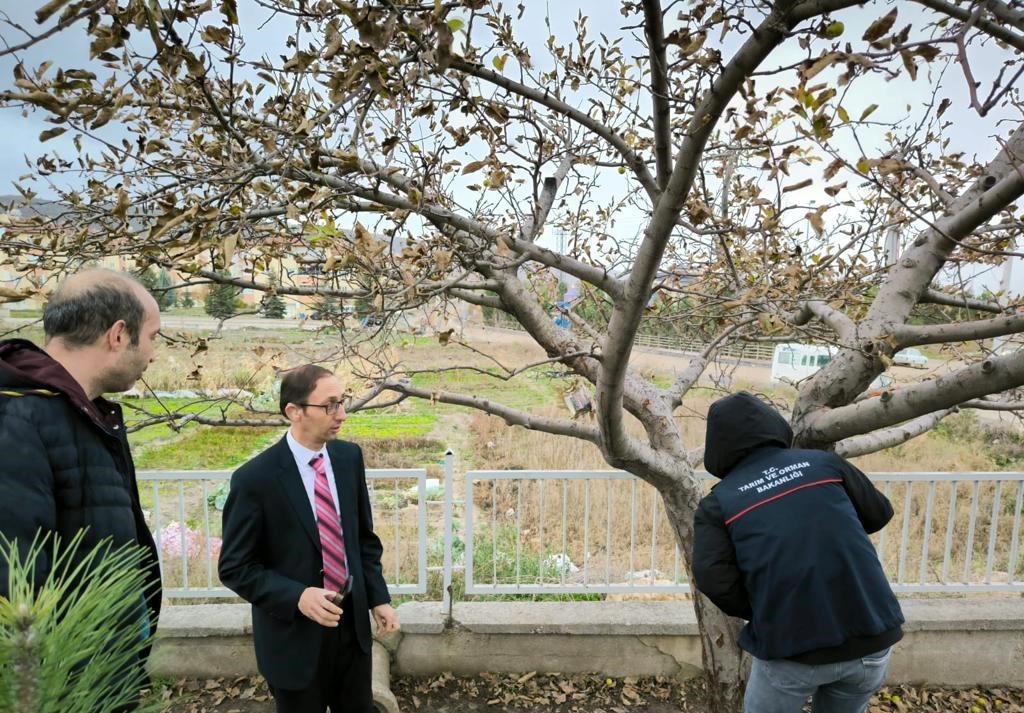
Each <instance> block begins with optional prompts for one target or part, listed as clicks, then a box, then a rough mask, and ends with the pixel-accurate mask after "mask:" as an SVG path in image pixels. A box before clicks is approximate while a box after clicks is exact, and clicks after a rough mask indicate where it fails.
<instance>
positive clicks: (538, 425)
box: [384, 381, 601, 444]
mask: <svg viewBox="0 0 1024 713" xmlns="http://www.w3.org/2000/svg"><path fill="white" fill-rule="evenodd" d="M384 388H385V389H388V390H391V391H396V392H398V393H402V394H406V395H408V396H416V397H418V398H421V399H426V400H428V401H437V402H440V403H443V404H453V405H455V406H468V407H470V408H474V409H477V410H478V411H483V412H484V413H489V414H492V415H494V416H498V417H500V418H501V419H503V420H504V421H505V423H506V424H508V425H509V426H522V427H523V428H528V429H530V430H532V431H543V432H544V433H553V434H555V435H558V436H571V437H573V438H580V439H582V440H584V441H590V442H591V443H595V444H597V443H599V442H600V438H601V434H600V433H599V432H598V430H597V428H596V427H594V426H592V425H589V424H587V423H584V422H582V421H571V420H569V419H556V418H543V417H541V416H537V415H536V414H532V413H528V412H526V411H520V410H519V409H514V408H511V407H510V406H505V405H504V404H499V403H496V402H494V401H491V400H490V399H482V398H480V397H478V396H469V395H466V394H459V393H453V392H450V391H430V390H428V389H421V388H418V387H415V386H412V385H411V384H402V383H398V382H395V381H388V382H385V384H384Z"/></svg>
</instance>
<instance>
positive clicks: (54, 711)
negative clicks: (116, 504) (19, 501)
mask: <svg viewBox="0 0 1024 713" xmlns="http://www.w3.org/2000/svg"><path fill="white" fill-rule="evenodd" d="M80 542H81V538H80V537H78V538H76V539H75V540H74V541H72V542H71V543H70V544H68V545H66V546H65V545H64V544H63V543H60V542H55V543H53V551H52V557H51V567H50V575H49V577H48V578H47V579H46V581H45V582H44V583H43V585H42V586H41V587H39V588H36V587H35V586H34V584H33V572H34V570H35V565H36V562H37V560H38V559H39V558H40V557H46V556H47V555H48V551H49V549H50V547H49V544H50V543H46V544H45V545H44V544H42V543H39V542H36V543H34V544H33V545H32V547H31V548H30V549H29V551H28V552H27V553H26V554H25V555H24V557H23V556H22V553H21V552H20V549H19V547H18V545H17V544H16V543H13V542H10V541H8V540H6V538H4V537H2V536H0V558H2V559H3V560H4V561H6V562H7V563H8V567H9V580H8V581H9V583H10V598H9V599H5V598H3V597H0V711H18V713H67V712H68V711H89V713H114V711H118V710H121V709H126V708H128V709H133V710H134V708H132V706H133V705H134V702H135V700H136V698H137V696H138V693H139V690H140V688H141V687H142V686H143V684H144V682H145V678H146V676H145V672H144V670H143V669H142V667H141V666H139V665H138V660H139V656H140V654H141V652H142V651H143V650H144V648H145V647H146V646H148V645H149V643H150V642H149V639H148V637H147V638H145V639H144V638H143V637H142V630H141V621H139V618H140V614H141V605H142V602H141V600H140V592H142V590H143V587H144V583H145V574H144V572H143V570H142V567H141V562H142V558H143V557H144V552H143V551H142V550H141V549H139V548H138V547H124V548H120V549H117V550H114V551H103V548H98V549H93V550H91V551H90V552H84V553H83V552H79V551H78V548H79V545H80ZM112 622H127V625H126V626H127V627H128V628H125V627H124V626H122V627H121V628H120V631H119V630H118V628H117V627H116V626H114V625H112ZM138 710H142V711H157V710H159V706H158V705H156V704H151V705H148V706H145V707H144V708H140V709H138Z"/></svg>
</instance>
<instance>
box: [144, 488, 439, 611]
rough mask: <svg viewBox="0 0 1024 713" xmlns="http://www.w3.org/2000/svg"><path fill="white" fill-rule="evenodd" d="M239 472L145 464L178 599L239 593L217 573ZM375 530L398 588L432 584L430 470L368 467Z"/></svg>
mask: <svg viewBox="0 0 1024 713" xmlns="http://www.w3.org/2000/svg"><path fill="white" fill-rule="evenodd" d="M230 477H231V471H227V470H208V471H180V472H172V471H139V473H138V479H139V490H140V495H141V497H142V500H143V503H142V504H143V510H144V512H145V514H146V519H147V522H148V524H149V526H150V529H151V530H152V531H153V535H154V537H155V538H156V541H157V550H158V552H159V553H160V566H161V570H162V572H163V577H164V594H165V596H167V597H171V598H195V599H205V598H217V597H233V596H235V595H234V593H233V592H231V590H229V589H227V588H226V587H224V586H222V585H221V583H220V580H219V578H218V577H217V564H216V562H217V557H218V555H219V554H220V533H221V519H220V512H219V508H220V507H223V502H222V500H223V498H224V497H225V496H226V488H227V485H228V482H229V480H230ZM366 478H367V486H368V488H369V490H370V501H371V506H372V508H373V514H374V530H375V531H376V533H377V535H378V536H379V537H380V538H381V540H382V542H383V543H384V559H383V565H384V574H385V577H386V579H387V581H388V590H389V591H390V592H391V593H392V594H393V595H397V594H424V593H426V591H427V532H428V522H427V505H428V496H429V494H428V492H427V472H426V470H423V469H368V470H367V471H366Z"/></svg>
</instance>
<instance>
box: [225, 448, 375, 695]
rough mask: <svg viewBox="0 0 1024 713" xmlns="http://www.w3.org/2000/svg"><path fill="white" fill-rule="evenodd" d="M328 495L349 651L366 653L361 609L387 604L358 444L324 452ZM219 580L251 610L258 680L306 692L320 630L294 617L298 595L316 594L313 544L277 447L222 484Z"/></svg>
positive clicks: (366, 626)
mask: <svg viewBox="0 0 1024 713" xmlns="http://www.w3.org/2000/svg"><path fill="white" fill-rule="evenodd" d="M327 453H328V455H329V457H330V459H331V468H332V470H333V471H334V479H335V483H336V484H337V489H338V499H339V500H340V501H341V502H340V509H341V525H342V528H343V531H344V535H345V552H346V554H347V555H348V567H349V572H350V575H351V577H352V593H351V595H350V599H349V600H348V602H347V603H346V607H345V610H346V611H345V615H346V616H354V625H355V630H356V635H357V637H358V640H359V646H360V647H361V648H362V649H363V651H364V652H365V653H369V652H370V647H371V646H372V644H373V639H372V637H371V635H370V622H369V616H368V615H367V613H368V611H369V609H370V608H372V607H375V606H377V605H379V604H384V603H386V602H389V601H390V600H391V597H390V595H389V594H388V589H387V584H386V583H385V582H384V575H383V572H382V571H381V563H380V558H381V554H382V552H383V547H382V546H381V542H380V538H378V537H377V535H376V534H374V532H373V519H372V515H371V512H370V498H369V494H368V493H367V489H366V471H365V469H364V467H363V453H362V451H361V450H360V448H359V446H357V445H355V444H354V443H348V442H347V441H333V442H330V443H328V444H327ZM223 534H224V543H223V547H222V549H221V553H220V563H219V565H218V570H219V572H220V579H221V582H223V583H224V585H225V586H227V587H229V588H230V589H232V590H233V591H234V592H235V593H237V594H238V595H239V596H240V597H242V598H243V599H246V600H247V601H249V602H251V603H252V632H253V640H254V643H255V647H256V662H257V664H258V665H259V669H260V673H262V674H263V676H264V678H266V679H267V682H268V683H269V684H270V685H271V686H272V687H275V688H284V689H289V690H301V689H305V688H307V687H309V686H310V685H311V683H312V681H313V675H314V673H315V672H316V669H317V660H318V656H319V654H320V642H321V640H322V638H323V627H321V626H320V625H319V624H317V623H315V622H313V621H311V620H310V619H307V618H306V617H305V616H304V615H303V614H302V613H301V612H300V611H299V609H298V603H299V597H300V596H301V595H302V592H303V591H304V590H305V589H306V587H322V586H323V571H322V568H323V558H322V555H321V553H320V536H319V534H318V532H317V527H316V520H315V518H314V516H313V510H312V508H311V507H310V504H309V498H308V497H307V496H306V491H305V489H303V487H302V479H301V477H300V476H299V471H298V468H297V467H296V465H295V459H294V458H293V457H292V452H291V449H290V448H289V447H288V442H287V440H286V439H284V438H282V439H281V440H280V441H278V442H277V443H276V444H274V445H273V446H271V447H270V448H268V449H267V450H266V451H264V452H263V453H261V454H260V455H258V456H256V457H255V458H254V459H252V460H251V461H249V462H248V463H246V464H245V465H243V466H242V467H241V468H239V469H238V470H237V471H235V473H234V475H232V477H231V490H230V492H229V493H228V498H227V502H226V503H225V505H224V533H223Z"/></svg>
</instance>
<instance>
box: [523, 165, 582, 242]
mask: <svg viewBox="0 0 1024 713" xmlns="http://www.w3.org/2000/svg"><path fill="white" fill-rule="evenodd" d="M575 160H576V157H575V156H572V155H568V156H566V157H565V158H563V159H562V162H561V163H560V164H559V165H558V170H557V171H555V175H554V176H551V177H549V178H545V179H544V188H543V189H542V191H541V194H540V198H539V199H538V201H537V205H535V206H534V208H533V214H532V215H531V216H530V218H529V219H528V220H527V221H526V224H525V225H524V226H523V229H522V232H521V234H520V236H521V238H522V240H523V241H524V242H527V243H532V242H534V241H535V240H536V239H537V235H538V234H539V233H540V230H541V228H543V227H544V224H545V223H547V222H548V213H550V212H551V206H552V205H554V202H555V196H557V195H558V187H559V186H561V185H562V181H564V180H565V177H566V175H567V174H568V173H569V169H570V168H572V165H573V163H575Z"/></svg>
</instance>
